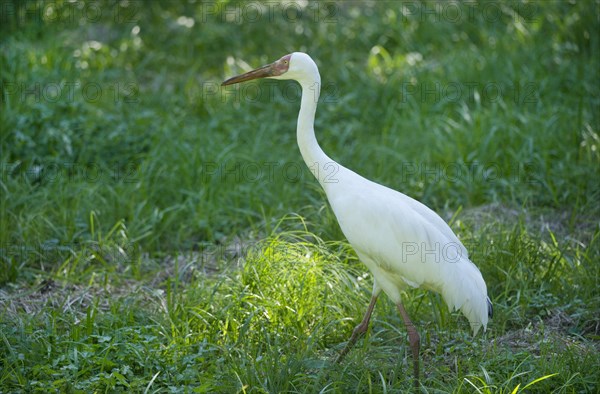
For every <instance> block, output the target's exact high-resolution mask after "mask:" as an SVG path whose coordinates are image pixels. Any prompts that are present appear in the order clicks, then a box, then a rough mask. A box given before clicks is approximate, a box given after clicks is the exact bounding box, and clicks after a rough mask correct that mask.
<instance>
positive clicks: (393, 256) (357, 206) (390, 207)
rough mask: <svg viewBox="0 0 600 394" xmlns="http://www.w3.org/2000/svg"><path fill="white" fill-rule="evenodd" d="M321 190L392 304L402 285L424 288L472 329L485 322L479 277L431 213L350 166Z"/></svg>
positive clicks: (451, 235)
mask: <svg viewBox="0 0 600 394" xmlns="http://www.w3.org/2000/svg"><path fill="white" fill-rule="evenodd" d="M325 190H326V193H327V196H328V198H329V201H330V204H331V206H332V208H333V211H334V213H335V215H336V217H337V219H338V222H339V224H340V227H341V229H342V231H343V232H344V235H346V238H347V239H348V241H349V242H350V244H351V245H352V246H353V247H354V249H355V250H356V252H357V254H358V255H359V257H360V258H361V260H362V261H363V262H364V263H365V264H366V265H367V266H368V267H369V269H370V271H371V272H372V273H373V276H374V277H375V280H376V281H377V283H378V285H379V286H380V287H381V288H382V289H383V290H384V292H385V293H386V294H387V295H388V296H389V297H390V298H392V300H393V301H394V302H400V292H401V291H402V290H403V289H404V288H406V287H407V286H412V287H424V288H427V289H430V290H433V291H435V292H438V293H440V294H441V295H442V297H443V298H444V300H445V301H446V303H447V304H448V306H449V308H450V309H460V310H461V311H462V312H463V314H464V315H465V316H466V317H467V318H468V319H469V321H470V322H471V326H472V328H473V331H474V332H475V333H476V332H477V331H478V330H479V328H480V327H481V326H482V325H483V326H484V327H485V326H486V324H487V321H488V302H489V301H488V298H487V288H486V285H485V282H484V280H483V277H482V276H481V273H480V272H479V269H478V268H477V267H476V266H475V265H474V264H473V263H472V262H471V261H470V260H469V257H468V253H467V250H466V248H465V247H464V246H463V244H462V243H461V242H460V240H459V239H458V238H457V237H456V235H455V234H454V232H453V231H452V229H451V228H450V227H449V226H448V224H447V223H446V222H445V221H444V220H443V219H442V218H440V217H439V216H438V215H437V214H436V213H435V212H434V211H432V210H431V209H429V208H428V207H427V206H425V205H423V204H421V203H420V202H418V201H416V200H414V199H412V198H410V197H408V196H406V195H404V194H402V193H399V192H397V191H395V190H392V189H389V188H387V187H385V186H382V185H379V184H377V183H374V182H371V181H369V180H367V179H365V178H362V177H360V176H359V175H357V174H355V173H353V172H351V171H349V170H347V172H343V173H342V174H341V175H340V182H339V183H338V184H336V185H329V186H328V187H326V189H325Z"/></svg>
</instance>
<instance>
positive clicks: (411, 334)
mask: <svg viewBox="0 0 600 394" xmlns="http://www.w3.org/2000/svg"><path fill="white" fill-rule="evenodd" d="M397 306H398V310H399V311H400V316H402V320H403V321H404V325H405V326H406V331H407V332H408V342H409V343H410V349H411V350H412V356H413V373H414V375H415V379H414V382H415V388H416V389H417V390H418V389H419V342H420V340H421V338H420V337H419V333H418V332H417V329H416V328H415V326H414V324H413V323H412V322H411V321H410V318H409V317H408V313H406V309H404V306H402V304H401V303H398V305H397Z"/></svg>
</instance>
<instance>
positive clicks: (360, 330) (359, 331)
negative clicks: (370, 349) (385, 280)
mask: <svg viewBox="0 0 600 394" xmlns="http://www.w3.org/2000/svg"><path fill="white" fill-rule="evenodd" d="M376 302H377V296H376V295H374V296H372V297H371V302H370V303H369V306H368V307H367V312H366V313H365V316H364V317H363V319H362V321H361V322H360V323H359V325H358V326H356V327H355V328H354V330H353V331H352V336H350V339H349V340H348V343H347V344H346V347H344V349H343V350H342V351H341V352H340V354H339V355H338V357H337V359H336V360H335V362H336V363H338V364H339V363H340V362H342V360H343V359H344V357H346V354H348V352H349V351H350V349H352V347H353V346H354V344H355V343H356V341H357V340H358V338H359V337H360V336H361V335H363V334H364V333H365V332H367V329H368V328H369V321H370V320H371V314H372V313H373V308H375V303H376Z"/></svg>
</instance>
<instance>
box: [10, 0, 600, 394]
mask: <svg viewBox="0 0 600 394" xmlns="http://www.w3.org/2000/svg"><path fill="white" fill-rule="evenodd" d="M268 4H270V5H271V6H272V7H274V9H273V11H274V12H273V13H272V14H268V13H266V14H262V17H261V18H258V19H252V15H253V14H250V13H249V12H252V11H253V10H254V9H255V8H253V7H255V6H257V3H242V4H238V3H226V2H216V3H207V2H202V3H192V2H189V3H182V4H178V3H175V2H169V3H159V2H152V3H149V4H148V5H147V6H146V5H144V6H142V5H141V4H140V3H137V2H130V3H127V2H119V3H117V4H115V3H114V2H106V3H104V2H101V3H83V2H76V3H70V2H61V1H58V2H52V3H44V2H38V1H31V2H25V3H23V2H19V1H13V2H5V3H4V4H2V7H3V8H2V10H1V13H0V22H1V23H0V24H1V26H2V27H0V33H1V34H0V36H1V38H0V83H1V88H2V91H1V93H2V95H1V98H0V100H1V101H0V105H1V106H2V110H1V111H0V128H1V130H2V133H1V134H0V149H1V157H2V158H1V160H0V165H1V168H0V170H1V171H2V172H1V174H2V175H1V177H0V189H1V193H0V201H1V209H2V214H1V215H0V259H1V260H0V264H1V266H0V304H1V305H2V307H1V308H0V326H1V331H0V365H2V368H1V369H0V392H44V393H45V392H82V393H83V392H86V393H87V392H119V391H122V392H131V391H133V392H223V393H229V392H246V393H257V392H269V393H280V392H302V393H304V392H306V393H312V392H336V393H337V392H340V393H345V392H359V393H363V392H373V393H380V392H405V391H407V390H410V389H411V387H412V377H411V373H410V371H411V362H412V360H411V357H410V352H407V339H406V332H405V330H404V328H403V324H402V322H401V319H400V317H399V316H398V314H397V312H396V310H395V307H394V305H393V304H392V303H391V302H390V301H389V300H388V299H386V298H385V297H381V299H380V300H379V302H378V305H377V307H376V309H375V312H374V317H373V321H372V324H371V327H370V329H369V332H368V334H367V335H366V336H365V337H364V338H363V339H361V340H359V342H358V343H357V345H356V347H355V348H354V349H353V350H352V351H351V352H350V353H349V354H348V356H347V358H346V360H345V361H344V362H343V363H341V364H339V365H338V364H335V363H334V362H333V360H335V357H336V355H337V352H339V351H340V350H341V349H342V348H343V346H344V344H345V341H346V340H347V339H348V338H349V336H350V333H351V331H352V329H353V327H354V326H355V325H356V324H357V323H358V321H359V320H360V318H361V317H362V314H363V313H364V310H365V308H366V305H367V303H368V299H369V297H370V290H371V286H372V278H371V277H370V275H369V274H368V272H367V271H366V268H365V267H364V266H363V265H362V264H361V263H360V262H359V261H358V260H357V258H356V255H355V254H354V252H353V251H352V249H351V248H350V246H349V245H348V244H347V243H346V242H345V240H344V237H343V235H342V234H341V231H340V229H339V227H338V225H337V223H336V220H335V217H334V216H333V214H332V212H331V210H330V208H329V206H328V205H327V203H326V201H325V195H324V193H323V192H322V191H321V190H320V188H319V186H318V184H317V183H316V181H315V180H314V179H312V177H311V175H310V173H309V172H308V171H307V169H306V168H305V166H304V163H303V162H302V159H301V157H300V154H299V152H298V149H297V147H296V138H295V133H294V130H295V122H296V115H297V110H298V106H299V100H298V89H297V87H295V85H294V84H293V83H291V82H289V83H288V82H278V83H275V82H273V81H262V82H256V83H249V84H246V85H242V86H240V87H236V88H227V89H221V88H219V87H218V84H219V83H220V82H221V81H222V80H223V79H224V78H226V77H228V76H231V75H234V74H236V73H238V72H241V71H244V70H246V68H245V67H246V66H244V64H245V63H247V64H249V65H250V66H259V65H262V64H264V63H266V62H268V61H272V60H275V59H277V58H279V57H280V56H282V55H283V54H285V53H289V52H292V51H295V50H302V51H306V52H308V53H309V54H310V55H311V56H312V57H313V58H314V59H315V60H316V61H317V63H318V65H319V66H320V70H321V77H322V80H323V92H322V96H321V103H320V106H319V110H318V111H317V119H316V130H317V134H318V138H319V141H320V142H321V144H322V146H323V148H324V150H325V151H326V152H327V153H328V154H329V155H330V156H331V157H333V158H334V159H335V160H336V161H339V162H340V163H343V164H344V165H346V166H347V167H349V168H351V169H353V170H356V171H357V172H359V173H360V174H362V175H364V176H366V177H367V178H369V179H373V180H376V181H378V182H380V183H383V184H385V185H388V186H391V187H393V188H395V189H398V190H400V191H402V192H404V193H406V194H408V195H410V196H412V197H415V198H417V199H419V200H421V201H423V202H424V203H426V204H427V205H429V206H430V207H432V208H433V209H434V210H436V211H437V212H439V213H440V214H441V216H442V217H443V218H445V219H447V220H449V221H451V225H452V227H453V229H454V230H455V231H456V233H457V234H458V235H459V236H460V238H461V240H463V242H464V243H465V245H466V246H467V248H468V249H469V251H470V256H471V257H472V259H473V261H475V262H476V264H477V265H478V266H479V267H480V269H481V271H482V274H483V276H484V278H485V280H486V282H487V285H488V291H489V294H490V296H491V298H492V301H493V303H494V312H495V315H494V318H493V319H492V321H491V322H490V325H489V327H488V330H487V332H486V333H485V334H483V335H478V336H477V337H474V338H473V337H472V336H471V335H470V334H469V330H468V325H467V323H466V320H465V319H464V317H462V316H461V315H459V314H458V313H450V312H448V309H447V307H446V305H445V304H444V303H443V301H442V299H441V298H440V297H439V296H438V295H435V294H431V293H428V292H425V291H421V290H415V291H411V292H408V293H407V294H406V297H405V300H406V309H407V310H408V311H409V313H410V314H411V317H412V318H413V321H414V322H415V323H416V325H417V327H418V329H419V332H420V333H421V337H422V348H421V349H422V363H421V365H422V372H423V377H422V385H423V390H424V391H427V392H431V393H446V392H449V393H461V392H477V393H516V392H540V393H546V392H556V393H587V392H597V391H598V390H599V388H598V383H597V382H598V381H599V380H600V374H598V372H597V371H598V369H599V367H600V357H599V356H598V354H599V350H600V349H599V342H598V339H599V327H600V319H599V317H598V311H599V310H600V296H599V294H598V288H599V285H600V284H599V282H598V281H599V277H600V264H599V263H600V205H599V204H598V202H597V201H598V200H599V199H600V186H599V182H598V180H599V179H600V138H599V137H598V131H599V129H600V97H599V94H598V87H599V85H600V75H599V72H598V70H599V69H600V41H599V37H600V34H599V33H600V22H599V20H598V15H599V12H600V11H599V7H600V5H599V4H598V2H597V1H596V2H593V1H588V2H573V3H571V2H558V1H549V2H541V1H540V2H517V1H515V2H507V3H498V2H483V3H480V4H477V5H473V4H472V3H460V5H459V6H458V7H459V8H457V9H458V10H459V12H460V14H459V15H458V16H457V14H453V12H454V11H455V10H456V9H455V8H451V7H455V5H449V4H448V3H445V2H439V3H434V2H425V3H421V2H404V3H400V2H387V3H386V2H378V3H374V4H370V5H361V4H359V3H323V2H320V3H309V4H308V6H307V8H304V9H302V11H301V12H300V13H294V10H295V9H291V8H290V7H289V6H288V7H287V8H284V6H281V5H274V4H273V3H268ZM94 7H96V8H94ZM227 7H229V8H227ZM402 7H404V8H403V10H404V11H403V12H404V13H402V11H401V10H402ZM282 9H284V10H287V12H288V13H287V14H286V13H281V12H280V11H281V10H282ZM94 10H100V11H101V13H100V14H99V15H96V14H93V13H92V11H94ZM227 10H229V11H230V12H229V13H228V15H230V16H229V18H234V20H227V18H226V15H225V14H227V12H226V11H227ZM232 10H233V11H232ZM236 12H238V13H236ZM44 15H45V16H44ZM93 15H96V16H93ZM231 15H233V16H231ZM269 15H270V16H269ZM86 16H87V17H86ZM180 16H185V17H187V18H193V20H194V25H193V26H191V27H187V26H186V24H187V25H188V26H189V20H188V19H185V18H180ZM459 16H460V17H459ZM235 18H238V19H239V20H237V21H236V20H235ZM237 22H239V23H237ZM265 43H268V44H267V45H265ZM255 93H258V94H257V95H255Z"/></svg>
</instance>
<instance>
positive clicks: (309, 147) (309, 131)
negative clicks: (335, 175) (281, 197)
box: [296, 75, 338, 188]
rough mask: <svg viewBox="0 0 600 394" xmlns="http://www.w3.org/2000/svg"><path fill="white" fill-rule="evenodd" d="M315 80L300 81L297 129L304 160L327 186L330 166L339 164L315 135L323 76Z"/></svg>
mask: <svg viewBox="0 0 600 394" xmlns="http://www.w3.org/2000/svg"><path fill="white" fill-rule="evenodd" d="M317 77H318V78H317V79H316V80H314V81H299V82H300V85H301V86H302V101H301V104H300V113H299V114H298V127H297V130H296V133H297V138H298V147H300V153H301V154H302V158H303V159H304V162H305V163H306V165H307V166H308V168H309V169H310V171H311V172H312V174H313V175H314V176H315V177H316V178H317V179H318V181H319V183H320V184H321V186H323V187H324V188H325V184H326V179H327V177H328V174H329V172H331V171H328V167H330V166H332V165H336V166H337V165H338V164H337V163H335V162H334V161H333V160H331V159H330V158H329V157H328V156H327V155H326V154H325V152H323V150H322V149H321V147H320V146H319V143H318V142H317V138H316V137H315V129H314V123H315V112H316V110H317V102H318V101H319V94H320V89H321V78H320V77H319V76H318V75H317Z"/></svg>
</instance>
